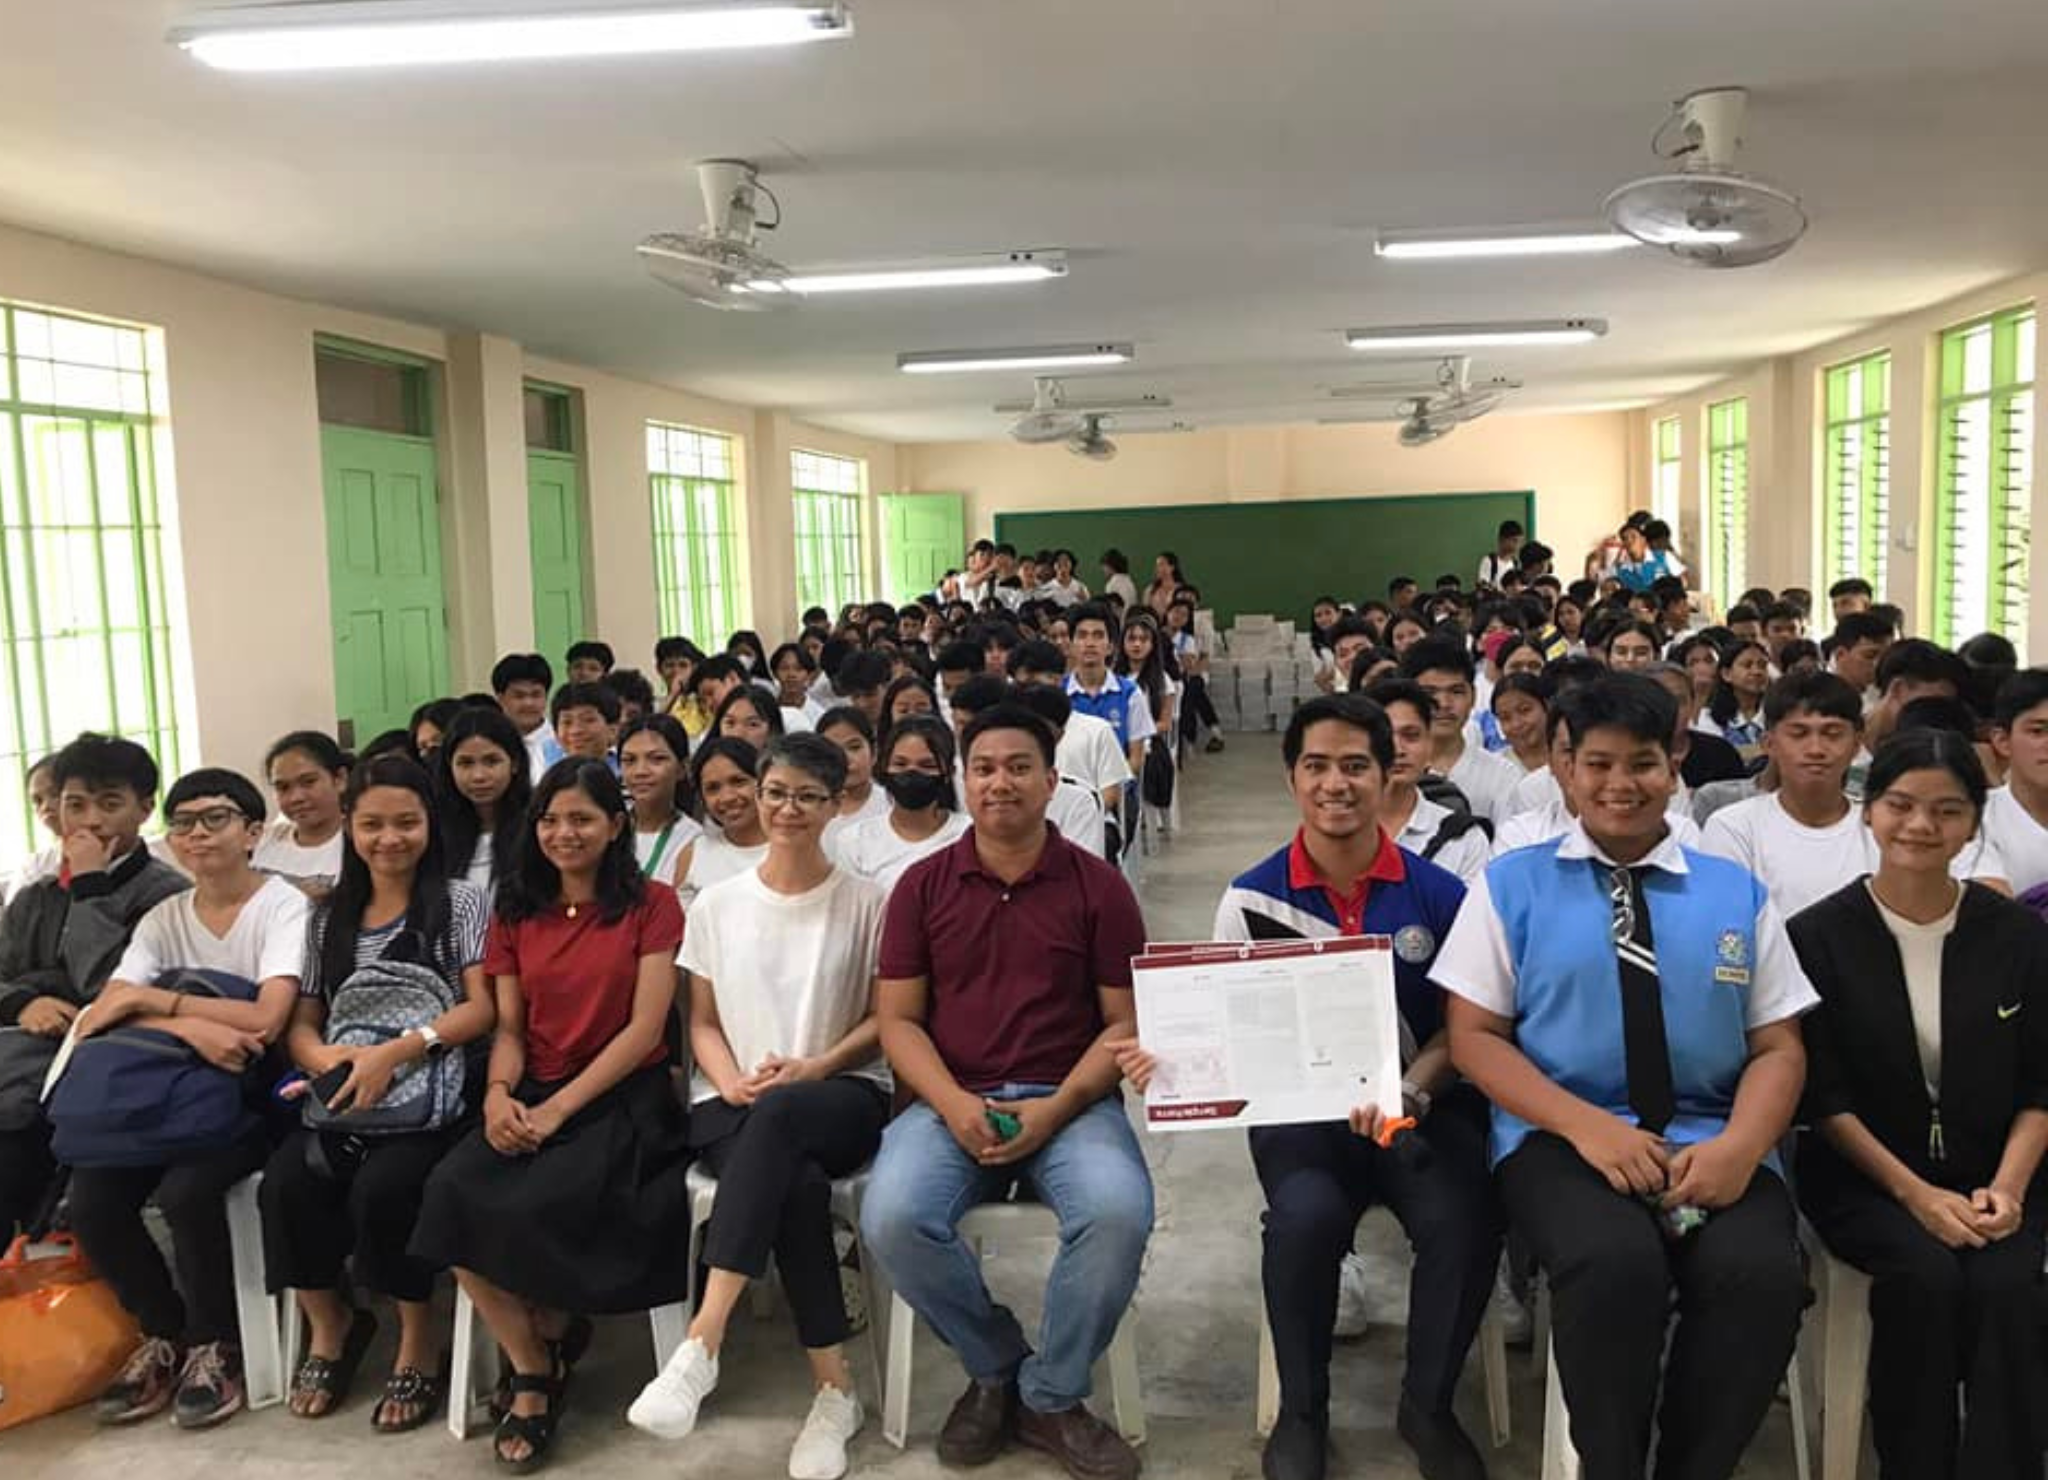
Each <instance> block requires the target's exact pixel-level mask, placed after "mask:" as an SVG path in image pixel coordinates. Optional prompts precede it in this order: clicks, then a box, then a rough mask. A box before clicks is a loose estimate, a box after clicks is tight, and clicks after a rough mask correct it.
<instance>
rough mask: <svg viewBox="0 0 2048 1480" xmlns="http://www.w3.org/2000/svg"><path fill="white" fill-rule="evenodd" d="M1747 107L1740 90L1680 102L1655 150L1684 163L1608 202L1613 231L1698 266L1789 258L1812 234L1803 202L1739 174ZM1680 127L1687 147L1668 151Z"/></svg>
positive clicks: (1698, 95) (1699, 94)
mask: <svg viewBox="0 0 2048 1480" xmlns="http://www.w3.org/2000/svg"><path fill="white" fill-rule="evenodd" d="M1748 107H1749V94H1748V93H1747V92H1746V91H1745V90H1743V89H1742V88H1739V87H1717V88H1708V89H1706V90H1704V91H1701V92H1696V93H1692V94H1689V95H1688V96H1686V97H1683V98H1680V99H1679V100H1678V102H1677V104H1676V105H1675V106H1674V108H1673V110H1672V113H1671V116H1670V117H1669V118H1667V119H1666V120H1665V121H1664V124H1663V126H1662V127H1660V128H1659V129H1658V130H1657V136H1656V138H1654V139H1652V140H1651V141H1650V147H1651V149H1652V151H1653V152H1655V153H1656V154H1658V155H1660V156H1661V157H1663V158H1665V159H1679V160H1681V161H1682V162H1681V163H1680V164H1679V166H1678V168H1677V169H1676V170H1671V171H1667V172H1665V173H1663V174H1657V175H1648V176H1645V177H1644V178H1642V179H1640V180H1631V181H1629V182H1628V184H1626V185H1623V186H1622V187H1621V188H1620V189H1618V190H1616V191H1615V192H1614V193H1613V194H1611V195H1609V196H1608V197H1607V205H1606V210H1607V219H1608V221H1609V222H1611V223H1612V224H1613V226H1614V228H1615V229H1616V230H1617V231H1625V232H1627V233H1628V234H1629V235H1630V236H1632V237H1634V238H1635V239H1636V240H1637V241H1639V242H1643V243H1645V244H1646V245H1649V246H1652V247H1661V248H1662V249H1663V250H1664V251H1666V252H1669V253H1670V254H1671V255H1672V256H1674V257H1676V258H1678V259H1679V261H1681V262H1689V263H1691V264H1692V265H1694V266H1695V267H1750V266H1753V265H1755V264H1756V263H1759V262H1768V261H1770V260H1771V259H1772V258H1773V257H1777V256H1781V255H1783V254H1784V253H1785V252H1788V251H1790V250H1791V248H1792V244H1793V243H1794V242H1796V241H1798V240H1799V238H1800V237H1801V236H1803V235H1804V234H1805V232H1806V211H1805V210H1804V208H1803V207H1801V205H1800V204H1799V197H1798V196H1796V195H1794V194H1792V193H1791V192H1790V191H1788V190H1784V189H1782V188H1780V187H1779V186H1776V185H1773V184H1771V183H1770V182H1769V181H1768V180H1762V179H1759V178H1757V177H1756V176H1755V175H1746V174H1744V173H1742V172H1741V171H1740V170H1738V169H1736V168H1735V156H1736V154H1737V153H1738V152H1739V151H1740V149H1741V148H1742V121H1743V116H1744V114H1745V113H1746V112H1747V111H1748ZM1674 128H1675V129H1676V131H1677V132H1678V133H1679V135H1680V137H1681V140H1682V142H1680V143H1678V144H1676V145H1674V146H1667V145H1666V143H1665V139H1666V137H1667V136H1668V135H1670V134H1671V133H1672V132H1673V131H1674Z"/></svg>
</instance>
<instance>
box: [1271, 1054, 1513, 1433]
mask: <svg viewBox="0 0 2048 1480" xmlns="http://www.w3.org/2000/svg"><path fill="white" fill-rule="evenodd" d="M1484 1116H1485V1110H1484V1106H1483V1105H1481V1104H1480V1103H1479V1101H1478V1099H1477V1097H1476V1096H1469V1095H1458V1096H1455V1097H1447V1099H1446V1100H1445V1102H1444V1103H1442V1104H1440V1105H1439V1106H1438V1107H1437V1108H1436V1109H1435V1110H1434V1111H1433V1112H1432V1113H1431V1114H1430V1116H1429V1118H1428V1119H1426V1120H1424V1121H1423V1123H1422V1126H1421V1128H1420V1130H1419V1132H1418V1134H1419V1136H1420V1144H1419V1145H1415V1146H1409V1147H1404V1148H1403V1149H1402V1153H1401V1154H1399V1155H1397V1154H1395V1152H1393V1151H1390V1150H1385V1149H1382V1148H1381V1147H1379V1146H1378V1145H1376V1144H1374V1143H1373V1142H1371V1141H1368V1140H1365V1139H1364V1138H1363V1137H1360V1136H1355V1135H1353V1134H1352V1133H1351V1128H1350V1127H1349V1126H1348V1125H1342V1124H1334V1123H1333V1124H1328V1125H1287V1126H1261V1127H1259V1128H1258V1129H1255V1130H1253V1131H1252V1132H1251V1149H1252V1163H1253V1165H1254V1166H1256V1167H1257V1168H1258V1173H1259V1184H1260V1186H1262V1187H1263V1188H1264V1189H1265V1193H1266V1216H1265V1225H1266V1233H1265V1254H1264V1259H1263V1262H1262V1275H1263V1279H1264V1282H1265V1288H1266V1319H1267V1321H1268V1323H1270V1325H1271V1326H1272V1330H1273V1355H1274V1359H1275V1364H1276V1365H1277V1366H1278V1368H1279V1371H1280V1406H1281V1409H1282V1411H1283V1412H1285V1413H1287V1414H1288V1415H1290V1416H1294V1417H1301V1418H1307V1419H1309V1420H1311V1421H1313V1422H1317V1423H1320V1422H1323V1421H1325V1420H1326V1419H1327V1417H1328V1414H1329V1407H1330V1345H1331V1336H1330V1328H1331V1326H1332V1324H1333V1323H1334V1322H1335V1320H1336V1318H1337V1269H1338V1265H1339V1263H1340V1262H1341V1261H1342V1259H1343V1258H1344V1254H1345V1252H1346V1251H1347V1250H1348V1249H1350V1247H1351V1236H1352V1231H1353V1230H1354V1229H1355V1228H1356V1227H1357V1225H1358V1220H1359V1218H1360V1217H1361V1216H1363V1215H1364V1213H1365V1211H1366V1210H1367V1209H1368V1208H1372V1207H1375V1206H1379V1205H1382V1204H1384V1205H1385V1206H1386V1207H1387V1208H1389V1209H1390V1210H1391V1211H1392V1212H1393V1214H1394V1216H1395V1217H1396V1218H1398V1219H1400V1220H1401V1227H1402V1230H1403V1231H1404V1232H1406V1233H1407V1235H1408V1242H1409V1243H1410V1244H1411V1245H1412V1246H1413V1248H1414V1250H1415V1265H1414V1269H1413V1272H1412V1273H1411V1274H1410V1275H1409V1277H1408V1369H1407V1374H1406V1377H1405V1378H1404V1387H1405V1390H1406V1392H1407V1394H1408V1396H1409V1398H1410V1399H1411V1400H1412V1401H1413V1402H1414V1403H1416V1404H1417V1405H1418V1406H1420V1407H1421V1408H1423V1409H1424V1411H1426V1412H1430V1413H1443V1412H1448V1411H1449V1410H1450V1406H1451V1398H1452V1395H1453V1394H1454V1393H1456V1392H1457V1389H1458V1377H1459V1374H1460V1373H1461V1372H1462V1371H1463V1370H1464V1366H1465V1354H1466V1352H1468V1351H1469V1350H1470V1349H1471V1346H1472V1338H1473V1336H1474V1334H1475V1333H1476V1332H1477V1331H1478V1330H1479V1322H1480V1320H1481V1318H1482V1317H1484V1316H1485V1314H1486V1302H1487V1299H1488V1297H1489V1296H1490V1295H1491V1294H1492V1291H1493V1271H1494V1266H1495V1265H1496V1263H1497V1262H1498V1261H1499V1259H1500V1239H1501V1218H1500V1211H1499V1204H1498V1203H1497V1201H1496V1200H1495V1197H1494V1192H1493V1185H1492V1181H1491V1179H1490V1178H1489V1177H1488V1175H1487V1170H1486V1126H1485V1119H1484ZM1418 1153H1421V1154H1418Z"/></svg>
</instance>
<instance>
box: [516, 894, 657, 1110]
mask: <svg viewBox="0 0 2048 1480" xmlns="http://www.w3.org/2000/svg"><path fill="white" fill-rule="evenodd" d="M682 940H683V910H682V906H681V905H679V904H678V903H677V902H676V892H675V890H673V889H664V888H661V887H660V886H658V885H650V886H648V888H647V890H646V892H645V893H644V894H642V896H641V898H640V903H639V904H637V905H635V906H634V907H633V908H632V909H630V910H628V911H626V913H625V914H624V915H623V916H621V917H620V918H619V919H618V920H617V921H615V922H613V923H611V924H606V923H605V921H604V918H603V916H602V915H601V914H600V913H599V911H598V909H597V907H596V906H594V905H585V906H583V907H582V908H580V909H578V910H577V912H576V918H575V919H573V920H572V919H570V918H569V917H568V915H566V914H564V913H563V911H562V909H561V907H560V906H556V907H555V908H553V909H551V910H549V911H548V912H547V913H546V914H543V915H536V916H535V917H534V918H533V919H531V920H521V921H519V922H518V923H516V924H514V923H511V922H508V921H506V920H503V919H499V918H496V917H493V919H492V920H491V934H490V938H489V940H488V941H486V943H485V945H484V970H485V971H486V972H488V973H489V974H490V975H492V976H516V977H518V978H519V990H520V993H521V995H523V996H524V997H525V998H526V1072H527V1074H528V1075H529V1076H530V1077H532V1078H534V1079H539V1080H542V1081H544V1082H546V1083H550V1084H552V1083H556V1082H558V1081H560V1080H564V1079H573V1078H575V1077H576V1076H577V1075H578V1074H580V1073H582V1072H583V1070H584V1069H585V1068H586V1067H587V1066H588V1065H589V1063H590V1061H591V1060H592V1059H594V1058H596V1057H597V1056H598V1054H600V1053H601V1052H603V1051H604V1047H605V1045H606V1044H608V1043H610V1042H611V1041H612V1040H613V1039H614V1038H616V1037H618V1036H619V1034H620V1033H621V1032H622V1031H623V1030H624V1029H625V1026H626V1024H627V1023H628V1022H629V1021H630V1020H631V1019H632V1016H633V989H634V986H635V984H636V983H637V982H638V980H639V977H640V958H641V957H642V956H660V957H662V958H663V959H664V960H671V961H672V960H674V959H675V954H676V947H677V946H679V945H681V944H682ZM665 1051H666V1050H665V1049H664V1048H663V1047H661V1046H659V1045H657V1046H656V1048H655V1049H654V1051H653V1052H652V1053H650V1054H649V1055H648V1057H647V1063H646V1064H644V1065H642V1066H641V1067H643V1068H645V1067H647V1066H648V1065H653V1064H658V1063H660V1062H661V1060H662V1055H663V1053H664V1052H665Z"/></svg>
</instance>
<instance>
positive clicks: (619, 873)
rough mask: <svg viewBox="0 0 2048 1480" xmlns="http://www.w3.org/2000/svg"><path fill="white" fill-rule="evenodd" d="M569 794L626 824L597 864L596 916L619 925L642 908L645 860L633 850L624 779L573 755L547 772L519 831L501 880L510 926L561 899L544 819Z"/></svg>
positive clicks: (503, 911) (501, 903)
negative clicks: (543, 834)
mask: <svg viewBox="0 0 2048 1480" xmlns="http://www.w3.org/2000/svg"><path fill="white" fill-rule="evenodd" d="M565 791H580V792H582V793H583V794H584V795H585V796H587V797H589V798H590V800H591V802H592V803H593V804H594V805H595V806H596V807H597V809H598V811H600V812H602V813H604V815H605V816H606V817H607V818H610V819H612V820H614V821H622V822H624V823H625V824H626V825H625V826H624V827H621V828H620V829H619V831H618V835H617V836H616V837H614V838H613V839H612V840H611V842H610V843H609V844H608V845H606V847H605V850H604V856H603V857H602V858H600V859H599V860H598V864H597V912H598V916H599V918H601V919H602V920H603V921H604V922H605V923H606V924H607V925H611V924H616V923H617V922H618V921H620V920H623V919H624V918H625V917H626V912H627V911H628V910H630V909H632V908H633V906H635V905H637V904H638V903H640V898H641V896H642V895H643V894H644V893H645V892H646V889H647V881H646V879H645V878H643V877H642V876H641V873H640V860H639V858H638V856H637V855H636V854H635V853H634V851H633V824H632V819H631V818H629V817H628V816H627V815H626V794H625V792H624V791H622V790H620V788H619V778H618V777H616V776H614V775H612V768H611V767H610V766H608V765H606V764H605V763H604V762H603V761H594V760H590V759H587V758H585V757H583V756H573V755H572V756H569V757H568V758H566V759H564V760H559V761H556V762H555V763H554V765H552V766H550V767H549V768H548V773H547V774H546V775H545V776H543V777H541V778H540V785H539V786H537V787H535V788H534V790H533V801H532V802H531V803H529V804H528V806H527V809H526V816H525V819H524V821H523V822H522V824H521V826H520V829H519V846H518V849H517V850H516V851H515V852H514V853H513V855H512V867H511V868H510V869H508V870H506V871H505V873H504V874H503V875H502V876H501V877H500V878H499V880H498V914H499V915H500V916H502V917H503V918H504V919H506V920H509V921H514V922H516V921H520V920H531V919H533V918H534V917H535V916H536V915H540V914H544V913H545V912H547V911H548V910H551V909H553V908H554V907H555V904H556V902H557V901H559V900H560V899H561V897H562V874H561V870H559V869H557V868H556V867H555V866H554V864H553V863H551V862H549V861H548V856H547V854H546V853H545V852H543V851H542V850H541V846H540V836H539V825H540V819H541V818H542V817H544V816H546V815H547V810H548V808H549V806H550V805H552V804H553V802H554V800H555V798H556V797H558V796H560V795H561V794H562V793H563V792H565Z"/></svg>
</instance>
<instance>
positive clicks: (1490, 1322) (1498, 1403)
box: [1479, 1308, 1805, 1480]
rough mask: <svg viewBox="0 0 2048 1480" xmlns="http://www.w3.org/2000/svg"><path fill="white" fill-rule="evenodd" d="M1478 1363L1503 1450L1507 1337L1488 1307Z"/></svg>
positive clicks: (1508, 1420) (1509, 1418) (1507, 1426)
mask: <svg viewBox="0 0 2048 1480" xmlns="http://www.w3.org/2000/svg"><path fill="white" fill-rule="evenodd" d="M1479 1364H1480V1367H1481V1369H1482V1370H1483V1371H1484V1373H1485V1375H1486V1417H1487V1421H1488V1423H1489V1424H1490V1425H1491V1426H1492V1428H1493V1447H1494V1448H1495V1449H1505V1448H1507V1446H1508V1441H1509V1440H1510V1439H1512V1438H1513V1437H1514V1420H1513V1415H1512V1412H1511V1410H1510V1408H1509V1404H1508V1338H1507V1332H1506V1331H1505V1330H1504V1329H1502V1327H1501V1323H1500V1318H1499V1317H1498V1316H1496V1315H1495V1314H1494V1313H1493V1311H1492V1309H1491V1308H1489V1309H1488V1310H1487V1312H1486V1319H1484V1320H1483V1321H1481V1322H1480V1323H1479ZM1800 1480H1805V1477H1804V1476H1801V1477H1800Z"/></svg>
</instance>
